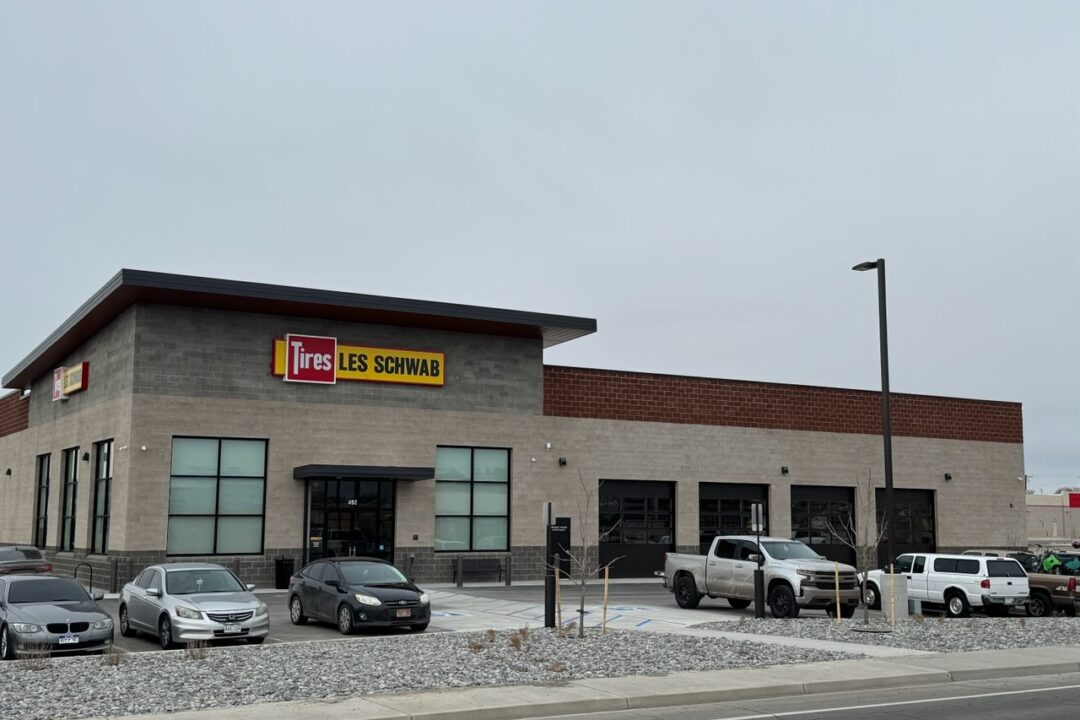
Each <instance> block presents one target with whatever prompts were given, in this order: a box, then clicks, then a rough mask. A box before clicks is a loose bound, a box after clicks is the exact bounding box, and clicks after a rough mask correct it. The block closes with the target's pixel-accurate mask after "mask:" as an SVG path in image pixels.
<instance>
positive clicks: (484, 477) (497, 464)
mask: <svg viewBox="0 0 1080 720" xmlns="http://www.w3.org/2000/svg"><path fill="white" fill-rule="evenodd" d="M473 462H474V463H475V464H476V467H474V468H473V480H476V481H477V482H508V481H509V480H510V451H509V450H476V453H475V455H474V456H473Z"/></svg>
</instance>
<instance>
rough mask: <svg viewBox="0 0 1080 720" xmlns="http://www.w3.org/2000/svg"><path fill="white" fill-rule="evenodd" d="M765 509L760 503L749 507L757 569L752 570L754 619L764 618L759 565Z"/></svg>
mask: <svg viewBox="0 0 1080 720" xmlns="http://www.w3.org/2000/svg"><path fill="white" fill-rule="evenodd" d="M764 513H765V508H764V507H763V506H762V504H761V503H752V504H751V505H750V529H751V530H752V531H753V533H754V534H755V535H756V536H757V567H756V568H755V569H754V617H755V618H763V617H765V572H764V571H763V570H762V569H761V565H762V564H763V563H764V562H765V555H764V554H763V553H762V552H761V531H762V530H763V529H764V528H765V515H764Z"/></svg>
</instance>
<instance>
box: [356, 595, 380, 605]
mask: <svg viewBox="0 0 1080 720" xmlns="http://www.w3.org/2000/svg"><path fill="white" fill-rule="evenodd" d="M356 601H357V602H358V603H360V604H361V605H382V601H380V600H379V598H377V597H372V596H370V595H365V594H363V593H356Z"/></svg>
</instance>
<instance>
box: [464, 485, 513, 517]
mask: <svg viewBox="0 0 1080 720" xmlns="http://www.w3.org/2000/svg"><path fill="white" fill-rule="evenodd" d="M509 487H510V486H509V485H505V484H498V485H492V484H487V483H485V484H480V483H477V484H476V485H473V513H474V514H476V515H506V496H507V492H506V491H507V490H508V489H509Z"/></svg>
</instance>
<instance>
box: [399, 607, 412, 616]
mask: <svg viewBox="0 0 1080 720" xmlns="http://www.w3.org/2000/svg"><path fill="white" fill-rule="evenodd" d="M397 616H398V617H412V610H410V609H409V608H401V609H399V610H398V611H397Z"/></svg>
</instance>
